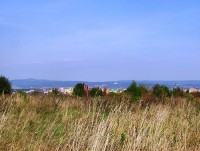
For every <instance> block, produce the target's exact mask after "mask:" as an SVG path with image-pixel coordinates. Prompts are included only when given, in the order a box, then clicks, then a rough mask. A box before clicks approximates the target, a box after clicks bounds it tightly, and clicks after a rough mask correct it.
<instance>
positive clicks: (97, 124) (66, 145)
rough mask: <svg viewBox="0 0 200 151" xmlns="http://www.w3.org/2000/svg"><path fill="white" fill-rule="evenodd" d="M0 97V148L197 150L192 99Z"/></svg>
mask: <svg viewBox="0 0 200 151" xmlns="http://www.w3.org/2000/svg"><path fill="white" fill-rule="evenodd" d="M91 102H92V103H91V106H90V111H89V112H88V110H87V109H86V107H85V99H84V98H75V97H65V96H62V97H61V96H58V97H53V96H39V95H38V96H37V95H36V96H27V97H24V96H20V95H17V96H7V97H6V96H3V97H0V150H16V151H19V150H24V151H27V150H33V151H34V150H47V151H50V150H52V151H54V150H59V151H60V150H84V151H85V150H88V151H90V150H93V151H98V150H109V151H110V150H113V151H117V150H130V151H132V150H152V151H155V150H177V151H181V150H185V151H188V150H197V151H198V150H200V110H199V103H198V100H192V101H188V100H186V99H180V98H179V99H176V100H173V99H168V100H166V101H165V102H164V103H152V104H150V105H143V106H141V103H133V104H130V101H129V100H128V99H126V98H125V97H124V96H123V97H122V98H117V97H116V98H114V99H113V97H112V98H111V97H107V98H105V97H103V98H93V99H92V100H91Z"/></svg>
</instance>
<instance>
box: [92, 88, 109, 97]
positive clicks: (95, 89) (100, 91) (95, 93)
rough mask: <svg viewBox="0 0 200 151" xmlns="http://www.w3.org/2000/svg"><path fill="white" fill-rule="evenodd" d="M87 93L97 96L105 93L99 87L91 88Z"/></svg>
mask: <svg viewBox="0 0 200 151" xmlns="http://www.w3.org/2000/svg"><path fill="white" fill-rule="evenodd" d="M89 94H90V96H91V97H98V96H104V95H105V93H104V92H103V91H102V90H101V89H99V88H92V89H91V90H90V91H89Z"/></svg>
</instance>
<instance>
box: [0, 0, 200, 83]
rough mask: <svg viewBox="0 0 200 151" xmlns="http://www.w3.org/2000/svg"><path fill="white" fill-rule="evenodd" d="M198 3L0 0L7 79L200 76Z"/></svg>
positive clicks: (1, 68)
mask: <svg viewBox="0 0 200 151" xmlns="http://www.w3.org/2000/svg"><path fill="white" fill-rule="evenodd" d="M199 14H200V1H199V0H167V1H163V0H151V1H149V0H125V1H121V0H80V1H78V0H57V1H55V0H48V1H47V0H43V1H41V0H34V1H33V0H32V1H29V0H9V1H7V0H1V1H0V74H1V75H5V76H7V77H9V78H10V79H23V78H36V79H51V80H87V81H109V80H200V70H199V67H200V15H199Z"/></svg>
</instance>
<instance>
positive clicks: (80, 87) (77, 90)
mask: <svg viewBox="0 0 200 151" xmlns="http://www.w3.org/2000/svg"><path fill="white" fill-rule="evenodd" d="M84 85H85V84H84V83H78V84H76V85H75V87H74V89H73V93H74V95H76V96H79V97H83V96H85V90H84Z"/></svg>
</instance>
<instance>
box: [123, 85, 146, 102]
mask: <svg viewBox="0 0 200 151" xmlns="http://www.w3.org/2000/svg"><path fill="white" fill-rule="evenodd" d="M126 92H127V93H129V94H130V95H131V96H132V101H138V100H139V99H140V98H141V97H142V88H141V87H139V86H137V83H136V82H135V81H133V82H132V84H131V85H130V86H129V87H128V88H127V90H126Z"/></svg>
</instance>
